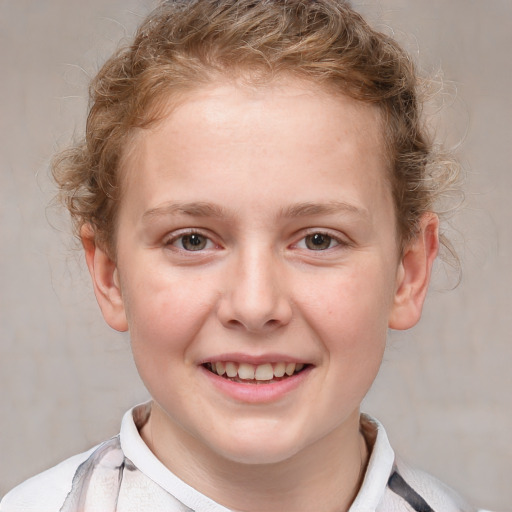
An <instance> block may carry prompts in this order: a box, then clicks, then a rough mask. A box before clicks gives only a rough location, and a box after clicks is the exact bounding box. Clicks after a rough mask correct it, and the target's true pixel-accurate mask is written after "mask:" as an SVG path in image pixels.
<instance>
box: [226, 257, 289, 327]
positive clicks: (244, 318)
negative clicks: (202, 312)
mask: <svg viewBox="0 0 512 512" xmlns="http://www.w3.org/2000/svg"><path fill="white" fill-rule="evenodd" d="M276 260H277V258H275V257H274V256H273V255H272V252H271V251H270V250H263V249H258V248H254V249H252V250H247V251H244V252H241V253H240V254H239V255H237V256H236V257H234V258H233V260H232V261H231V262H230V265H229V268H228V270H227V274H228V276H227V279H226V282H225V287H224V290H223V293H222V296H221V298H220V301H219V306H218V316H219V319H220V321H221V323H222V324H223V325H224V326H225V327H227V328H230V329H243V330H246V331H247V332H251V333H258V332H260V333H261V332H265V333H268V332H270V331H273V330H275V329H278V328H279V327H282V326H285V325H287V324H288V323H289V322H290V320H291V318H292V303H291V301H290V298H289V297H288V294H287V292H286V288H287V287H286V276H285V273H284V272H283V271H282V270H283V269H282V268H281V265H279V264H278V262H277V261H276Z"/></svg>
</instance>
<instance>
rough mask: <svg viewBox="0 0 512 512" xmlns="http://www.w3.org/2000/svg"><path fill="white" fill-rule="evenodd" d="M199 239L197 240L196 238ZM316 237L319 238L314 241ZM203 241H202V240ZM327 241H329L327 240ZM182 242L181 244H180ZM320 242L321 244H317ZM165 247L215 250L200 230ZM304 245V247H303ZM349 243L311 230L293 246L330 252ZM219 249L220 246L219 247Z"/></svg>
mask: <svg viewBox="0 0 512 512" xmlns="http://www.w3.org/2000/svg"><path fill="white" fill-rule="evenodd" d="M195 237H197V238H195ZM314 237H319V238H317V239H316V242H315V240H314ZM201 239H202V240H201ZM308 239H309V241H310V242H311V243H312V245H313V246H314V245H316V246H317V248H312V246H311V245H308ZM326 239H327V240H326ZM180 240H181V244H180ZM322 241H324V245H325V242H327V246H326V247H321V246H322ZM187 242H191V244H192V246H196V247H197V248H196V249H193V248H190V249H187V248H185V245H184V244H186V243H187ZM202 242H203V243H202ZM317 242H319V243H317ZM164 245H165V246H166V247H168V246H172V247H175V248H176V249H177V250H179V251H183V252H187V253H189V252H203V251H205V250H208V249H212V248H215V243H214V242H213V241H212V239H211V237H210V236H208V235H207V234H205V233H202V232H201V231H198V230H189V231H185V232H180V233H176V234H174V235H173V236H171V237H169V238H168V239H166V240H165V241H164ZM301 245H302V247H301ZM347 245H349V243H348V242H347V241H345V240H341V239H340V238H339V237H337V236H335V235H333V234H331V233H329V232H326V231H322V230H311V231H310V232H309V233H306V234H305V235H304V236H303V237H302V238H301V239H300V240H299V241H298V242H296V243H295V244H293V245H292V248H299V249H303V250H306V251H308V252H325V251H329V250H333V249H336V248H337V247H339V246H347ZM217 247H218V246H217Z"/></svg>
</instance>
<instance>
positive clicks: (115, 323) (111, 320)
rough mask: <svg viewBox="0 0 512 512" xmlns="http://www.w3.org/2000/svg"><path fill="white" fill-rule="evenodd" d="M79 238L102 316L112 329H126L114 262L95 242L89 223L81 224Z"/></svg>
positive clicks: (126, 323) (126, 324)
mask: <svg viewBox="0 0 512 512" xmlns="http://www.w3.org/2000/svg"><path fill="white" fill-rule="evenodd" d="M80 238H81V240H82V245H83V247H84V251H85V260H86V262H87V267H88V268H89V273H90V274H91V278H92V284H93V287H94V294H95V295H96V300H97V301H98V304H99V306H100V309H101V312H102V313H103V318H105V321H106V322H107V323H108V325H110V327H112V328H113V329H116V330H117V331H127V330H128V322H127V320H126V313H125V308H124V302H123V297H122V294H121V287H120V284H119V276H118V271H117V266H116V264H115V262H114V261H113V260H112V259H111V258H110V257H109V256H108V254H107V252H106V251H105V250H103V249H101V247H99V246H98V245H97V244H96V238H95V235H94V230H93V229H92V227H91V226H90V225H89V224H85V225H84V226H82V229H81V230H80Z"/></svg>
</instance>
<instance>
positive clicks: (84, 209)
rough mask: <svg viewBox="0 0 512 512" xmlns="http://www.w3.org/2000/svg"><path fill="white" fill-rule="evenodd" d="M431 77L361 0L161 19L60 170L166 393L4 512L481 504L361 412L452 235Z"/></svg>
mask: <svg viewBox="0 0 512 512" xmlns="http://www.w3.org/2000/svg"><path fill="white" fill-rule="evenodd" d="M417 82H418V79H417V76H416V73H415V70H414V67H413V65H412V64H411V62H410V60H409V58H408V56H407V55H406V54H404V52H403V51H402V50H401V49H400V48H399V47H398V46H397V44H396V43H395V42H394V41H392V40H390V39H389V38H387V37H386V36H384V35H382V34H380V33H377V32H375V31H373V30H372V29H370V28H369V27H368V26H367V25H366V23H365V22H364V21H363V20H362V19H361V17H360V16H359V15H358V14H357V13H355V12H354V11H353V10H351V8H350V7H349V6H348V5H347V3H345V2H342V1H337V0H318V1H307V2H306V1H303V0H288V1H285V0H265V1H260V2H253V1H249V0H241V1H240V0H238V1H237V0H196V1H190V0H171V1H168V2H165V3H163V4H162V6H161V7H160V8H159V9H157V10H156V11H155V12H153V13H152V14H151V15H150V16H149V17H148V18H147V19H146V21H145V22H144V23H143V24H142V25H141V27H140V29H139V31H138V33H137V35H136V38H135V40H134V42H133V44H132V45H131V46H130V47H128V48H126V49H124V50H122V51H120V52H119V53H118V54H116V55H114V56H113V57H112V58H111V59H110V60H109V61H108V62H107V63H106V64H105V66H104V67H103V68H102V70H101V71H100V73H99V74H98V76H97V77H96V79H95V80H94V81H93V83H92V86H91V100H92V103H91V110H90V114H89V118H88V122H87V131H86V138H85V140H84V142H83V143H82V144H80V145H77V146H76V147H74V148H71V149H69V150H68V151H66V152H64V153H62V154H61V155H60V156H59V157H58V158H57V159H56V161H55V166H54V173H55V177H56V180H57V183H58V184H59V186H60V188H61V193H62V195H63V198H64V200H65V202H66V204H67V206H68V209H69V210H70V212H71V215H72V217H73V220H74V222H75V227H76V230H77V233H78V235H79V236H80V238H81V240H82V244H83V247H84V250H85V255H86V261H87V265H88V268H89V271H90V273H91V277H92V281H93V285H94V290H95V294H96V297H97V300H98V303H99V305H100V308H101V310H102V313H103V315H104V317H105V320H106V321H107V323H108V324H109V325H110V326H111V327H113V328H114V329H117V330H119V331H129V332H130V337H131V343H132V349H133V354H134V359H135V362H136V365H137V368H138V370H139V373H140V375H141V377H142V379H143V381H144V383H145V385H146V387H147V388H148V390H149V392H150V393H151V396H152V401H151V402H150V403H147V404H142V405H139V406H137V407H135V408H134V409H132V410H131V411H129V412H128V413H126V415H125V417H124V419H123V422H122V426H121V433H120V435H119V436H116V437H114V438H113V439H110V440H109V441H106V442H105V443H103V444H101V445H99V446H97V447H95V448H92V449H91V450H89V451H88V452H86V453H84V454H81V455H77V456H75V457H72V458H71V459H68V460H67V461H65V462H63V463H62V464H60V465H58V466H56V467H55V468H53V469H50V470H49V471H47V472H45V473H43V474H41V475H39V476H37V477H35V478H33V479H31V480H29V481H27V482H25V483H24V484H22V485H21V486H19V487H17V488H16V489H15V490H13V491H11V493H9V494H8V495H7V496H6V497H5V498H4V500H3V502H2V504H1V510H2V512H10V511H18V510H24V511H25V510H27V511H41V512H44V511H48V512H53V511H63V512H68V511H88V512H91V511H101V512H110V511H114V510H118V511H121V512H124V511H152V512H157V511H164V510H165V511H189V510H196V511H200V512H202V511H222V510H239V511H247V512H249V511H268V512H270V511H283V510H289V511H296V512H301V511H322V512H335V511H346V510H350V511H351V512H355V511H379V512H392V511H394V510H397V511H398V510H409V511H432V510H434V511H436V512H450V511H469V510H474V509H472V508H471V507H470V506H468V505H466V504H464V503H463V501H462V500H461V498H459V497H458V496H457V495H456V494H455V493H454V492H453V491H451V490H450V489H448V488H446V487H445V486H444V485H443V484H441V483H439V482H438V481H436V480H435V479H433V478H432V477H430V476H428V475H426V474H424V473H421V472H419V471H416V470H413V469H411V468H409V467H407V466H405V465H404V464H403V463H402V462H401V461H400V460H399V459H397V458H395V455H394V452H393V450H392V448H391V447H390V445H389V443H388V440H387V437H386V434H385V431H384V429H383V427H382V426H381V425H380V424H379V423H378V422H377V420H375V419H373V418H371V417H369V416H367V415H364V414H363V415H361V414H360V404H361V401H362V399H363V397H364V396H365V394H366V393H367V391H368V389H369V387H370V386H371V383H372V382H373V380H374V378H375V376H376V374H377V371H378V369H379V365H380V363H381V360H382V354H383V351H384V347H385V343H386V333H387V330H388V328H391V329H408V328H410V327H412V326H413V325H414V324H415V323H416V322H417V321H418V320H419V318H420V315H421V309H422V305H423V301H424V298H425V294H426V292H427V288H428V284H429V278H430V271H431V267H432V263H433V261H434V259H435V257H436V255H437V252H438V247H439V240H440V238H441V239H442V237H440V235H439V221H438V217H437V215H436V214H435V200H436V198H437V196H438V194H439V193H440V191H442V189H443V185H444V184H445V181H446V180H447V179H448V178H445V177H444V176H450V175H451V172H450V171H451V169H450V168H449V166H450V164H449V161H448V160H447V159H446V158H445V157H443V159H442V160H441V159H440V158H439V156H438V155H437V154H436V152H435V151H434V149H433V145H432V143H431V141H430V140H429V137H428V135H427V134H426V133H425V129H424V125H423V123H422V119H421V116H420V107H421V105H420V102H419V99H418V95H417V90H416V89H417ZM447 162H448V163H447ZM444 171H445V172H444ZM441 241H442V242H443V240H441Z"/></svg>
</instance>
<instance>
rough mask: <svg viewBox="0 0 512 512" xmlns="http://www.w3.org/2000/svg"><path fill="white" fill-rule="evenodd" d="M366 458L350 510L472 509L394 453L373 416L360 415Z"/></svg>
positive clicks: (445, 511)
mask: <svg viewBox="0 0 512 512" xmlns="http://www.w3.org/2000/svg"><path fill="white" fill-rule="evenodd" d="M361 432H362V433H363V435H364V437H365V440H366V442H367V445H368V447H369V449H370V460H369V463H368V467H367V470H366V474H365V477H364V480H363V484H362V486H361V489H360V491H359V493H358V495H357V497H356V500H355V501H354V504H353V507H352V508H351V509H350V511H351V512H359V511H361V512H363V511H365V512H366V511H368V510H374V511H375V510H376V511H377V512H381V511H382V512H393V511H399V510H400V511H409V512H413V511H422V512H433V511H442V512H476V509H475V508H474V507H471V506H470V505H468V504H467V503H466V502H465V501H464V500H463V499H462V498H461V497H460V496H459V495H458V494H457V493H456V492H455V491H453V490H452V489H451V488H450V487H448V486H447V485H445V484H443V483H442V482H441V481H439V480H437V479H436V478H434V477H433V476H431V475H429V474H428V473H425V472H424V471H420V470H417V469H413V468H411V467H410V466H408V465H407V464H405V463H404V462H403V461H402V460H401V459H400V458H398V457H396V455H395V453H394V450H393V449H392V448H391V445H390V443H389V440H388V437H387V435H386V431H385V429H384V427H383V426H382V424H381V423H379V422H378V421H377V420H376V419H375V418H372V417H371V416H368V415H365V414H363V415H362V416H361Z"/></svg>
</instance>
